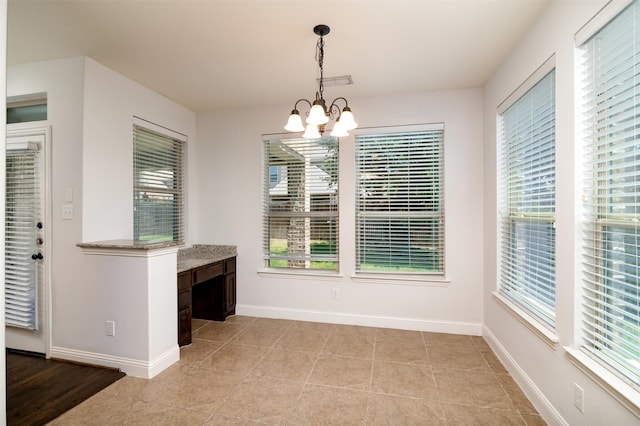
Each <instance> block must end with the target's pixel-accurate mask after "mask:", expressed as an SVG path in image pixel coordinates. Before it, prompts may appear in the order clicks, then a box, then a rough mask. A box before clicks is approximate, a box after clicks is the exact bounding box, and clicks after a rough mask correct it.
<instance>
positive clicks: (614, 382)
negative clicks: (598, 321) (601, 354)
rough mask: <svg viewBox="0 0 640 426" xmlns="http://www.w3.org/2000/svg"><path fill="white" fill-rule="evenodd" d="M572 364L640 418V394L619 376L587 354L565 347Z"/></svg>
mask: <svg viewBox="0 0 640 426" xmlns="http://www.w3.org/2000/svg"><path fill="white" fill-rule="evenodd" d="M564 350H565V351H566V352H567V354H568V355H569V358H570V360H571V363H572V364H573V365H575V366H576V367H577V368H578V369H579V370H580V371H582V372H583V373H585V374H586V375H587V376H589V377H590V378H591V379H592V380H593V381H594V382H596V384H598V385H599V386H600V387H602V388H603V389H604V390H605V391H606V392H607V393H609V394H610V395H611V396H612V397H614V398H615V399H616V400H617V401H618V402H620V403H621V404H622V405H624V406H625V408H627V409H628V410H629V411H631V412H632V413H633V414H634V415H635V416H637V417H640V392H638V391H637V390H635V389H634V388H633V387H632V386H631V385H629V384H628V383H626V382H625V381H623V380H622V379H620V378H619V377H618V376H616V375H615V374H613V373H612V372H610V371H609V370H607V369H606V368H605V367H603V366H602V365H600V363H599V362H597V361H596V360H594V359H593V358H592V357H591V356H589V355H588V354H587V353H586V352H584V351H583V350H580V349H575V348H572V347H569V346H565V347H564Z"/></svg>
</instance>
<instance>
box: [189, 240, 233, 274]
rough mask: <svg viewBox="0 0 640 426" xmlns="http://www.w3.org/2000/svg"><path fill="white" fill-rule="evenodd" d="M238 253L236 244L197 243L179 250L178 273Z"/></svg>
mask: <svg viewBox="0 0 640 426" xmlns="http://www.w3.org/2000/svg"><path fill="white" fill-rule="evenodd" d="M237 254H238V250H237V248H236V246H223V245H209V244H195V245H193V246H191V247H187V248H183V249H180V250H178V273H180V272H184V271H188V270H189V269H194V268H198V267H200V266H204V265H207V264H209V263H215V262H219V261H221V260H224V259H228V258H230V257H235V256H236V255H237Z"/></svg>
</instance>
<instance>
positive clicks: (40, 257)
mask: <svg viewBox="0 0 640 426" xmlns="http://www.w3.org/2000/svg"><path fill="white" fill-rule="evenodd" d="M31 258H32V259H33V260H42V259H43V256H42V253H37V254H35V253H34V254H32V255H31Z"/></svg>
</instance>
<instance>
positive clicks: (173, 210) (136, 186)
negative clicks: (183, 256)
mask: <svg viewBox="0 0 640 426" xmlns="http://www.w3.org/2000/svg"><path fill="white" fill-rule="evenodd" d="M183 150H184V143H183V142H182V141H180V140H177V139H173V138H170V137H168V136H165V135H162V134H159V133H157V132H154V131H152V130H149V129H145V128H143V127H140V126H134V137H133V178H134V182H133V202H134V212H133V224H134V239H135V240H140V241H177V242H182V241H183V240H184V225H183V223H184V222H183V205H182V204H183V202H182V197H183V195H182V194H183V188H182V182H183V179H182V170H183V155H184V154H183Z"/></svg>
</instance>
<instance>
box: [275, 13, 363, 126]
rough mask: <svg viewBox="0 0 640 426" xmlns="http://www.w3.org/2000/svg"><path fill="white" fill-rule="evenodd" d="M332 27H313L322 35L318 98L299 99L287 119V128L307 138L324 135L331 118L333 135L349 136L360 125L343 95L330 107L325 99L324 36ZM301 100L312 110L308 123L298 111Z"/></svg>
mask: <svg viewBox="0 0 640 426" xmlns="http://www.w3.org/2000/svg"><path fill="white" fill-rule="evenodd" d="M329 31H330V28H329V27H328V26H327V25H316V26H315V27H314V28H313V32H314V33H316V34H317V35H319V36H320V39H319V40H318V43H317V44H316V60H317V61H318V66H319V67H320V81H319V88H318V91H317V92H316V99H315V100H314V101H313V103H311V102H310V101H308V100H306V99H299V100H298V101H297V102H296V103H295V105H294V107H293V110H292V111H291V115H290V116H289V121H287V124H286V126H284V129H285V130H288V131H290V132H304V134H303V135H302V137H304V138H307V139H315V138H319V137H321V136H322V134H323V133H324V131H325V128H326V125H327V123H329V121H330V120H333V119H335V124H334V125H333V130H332V131H331V136H335V137H343V136H349V133H348V132H349V130H353V129H355V128H356V127H358V124H357V123H356V122H355V120H354V119H353V114H352V113H351V109H350V108H349V103H348V102H347V100H346V99H345V98H343V97H338V98H335V99H334V100H333V101H332V102H331V104H330V105H329V107H328V108H327V103H326V102H325V100H324V68H323V64H324V38H323V37H324V36H326V35H327V34H329ZM343 101H344V108H342V110H341V109H340V106H339V105H338V103H341V102H343ZM300 102H303V103H307V104H308V105H309V107H310V110H309V112H308V114H307V120H306V122H307V125H306V127H305V125H304V124H303V123H302V117H301V116H300V112H299V111H298V104H299V103H300Z"/></svg>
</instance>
